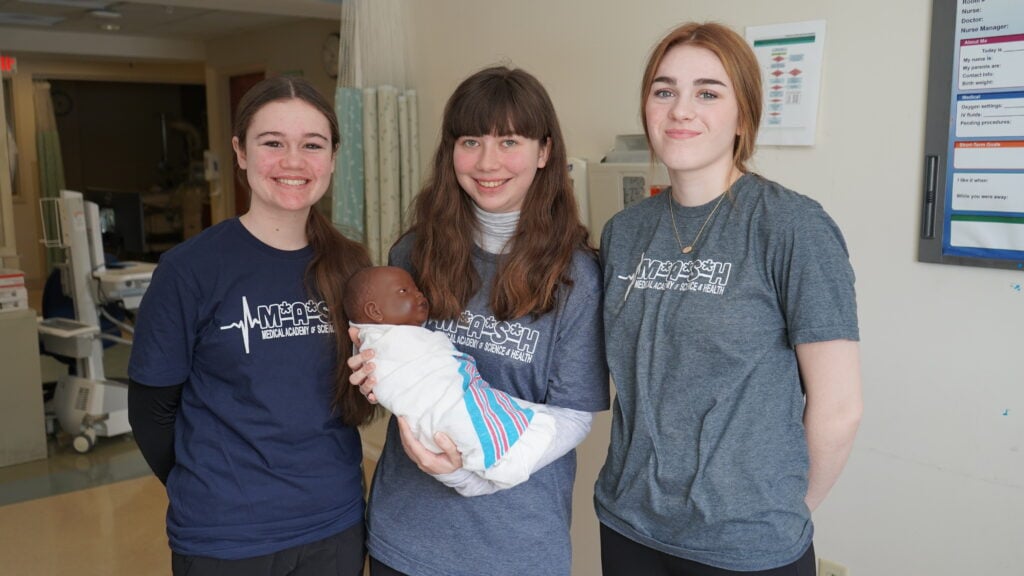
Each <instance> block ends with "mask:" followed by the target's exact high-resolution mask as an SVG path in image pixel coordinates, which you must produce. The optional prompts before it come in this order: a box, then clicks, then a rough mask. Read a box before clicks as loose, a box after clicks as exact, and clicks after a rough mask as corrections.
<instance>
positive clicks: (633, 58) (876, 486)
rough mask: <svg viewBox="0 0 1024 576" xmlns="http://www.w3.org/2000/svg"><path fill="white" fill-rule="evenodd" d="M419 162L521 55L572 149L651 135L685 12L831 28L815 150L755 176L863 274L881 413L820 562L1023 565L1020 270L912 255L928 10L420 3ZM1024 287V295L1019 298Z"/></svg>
mask: <svg viewBox="0 0 1024 576" xmlns="http://www.w3.org/2000/svg"><path fill="white" fill-rule="evenodd" d="M407 5H408V7H409V10H410V11H411V13H412V18H410V21H411V22H413V23H414V24H413V26H414V29H413V30H412V33H411V35H410V40H409V41H410V48H409V54H410V58H411V62H410V64H411V70H412V75H413V78H412V82H411V86H412V87H414V88H416V89H417V90H418V92H419V95H420V109H419V117H420V119H421V120H420V131H421V134H422V138H421V140H422V150H421V158H423V162H424V165H427V164H429V161H430V158H431V156H432V154H433V147H434V146H435V145H436V142H437V129H438V125H439V122H440V115H441V109H442V107H443V105H444V102H445V100H446V98H447V97H448V95H449V94H450V93H451V91H452V89H453V88H454V87H455V85H456V84H457V83H458V82H459V81H460V80H461V79H462V78H464V77H465V76H467V75H468V74H470V73H472V72H473V71H475V70H476V69H479V68H481V67H483V66H486V65H490V64H494V63H501V62H510V63H513V64H515V65H517V66H520V67H523V68H525V69H527V70H529V71H530V72H532V73H534V74H535V75H536V76H538V77H539V78H540V79H541V81H543V82H544V84H545V85H546V86H547V88H548V90H549V91H550V93H551V96H552V98H553V99H554V102H555V105H556V107H557V109H558V112H559V116H560V118H561V121H562V125H563V130H564V131H565V134H566V137H567V139H568V144H569V151H570V154H572V155H576V156H582V157H585V158H589V159H591V160H596V159H599V158H600V157H601V155H602V154H603V153H604V152H605V151H606V150H607V149H608V148H609V147H610V146H611V144H612V140H613V138H614V136H615V135H616V134H619V133H625V132H638V131H640V130H641V128H640V126H639V123H638V113H637V107H638V87H637V84H638V82H639V78H640V74H641V72H642V70H641V69H642V66H643V64H644V62H645V59H646V55H647V51H648V50H649V49H650V47H651V45H652V44H653V43H654V42H656V41H657V40H658V39H659V38H660V36H661V35H662V34H663V33H664V32H665V31H667V30H668V29H670V28H671V27H673V26H674V25H675V24H677V23H679V22H682V21H684V20H691V19H693V20H717V21H720V22H723V23H726V24H729V25H731V26H733V27H734V28H736V29H737V30H739V31H741V32H742V30H743V28H744V27H745V26H748V25H762V24H773V23H780V22H795V21H803V20H818V19H823V20H826V21H827V27H828V28H827V34H826V38H827V41H826V49H825V66H826V68H825V71H824V79H823V89H822V102H821V106H820V111H819V125H818V134H817V144H816V145H815V146H814V147H810V148H766V149H762V150H761V151H760V152H759V153H758V155H757V157H756V158H755V164H756V168H757V170H758V171H759V172H761V173H763V174H764V175H766V176H768V177H770V178H772V179H775V180H778V181H780V182H782V183H784V184H786V185H788V186H790V187H791V188H794V189H796V190H797V191H800V192H803V193H804V194H807V195H809V196H811V197H813V198H816V199H818V200H819V201H820V202H822V204H824V206H825V207H826V209H827V210H828V211H829V212H830V213H831V214H832V215H833V217H834V218H835V219H836V220H837V221H838V223H839V225H840V226H841V227H842V229H843V231H844V233H845V234H846V238H847V241H848V243H849V247H850V251H851V257H852V260H853V264H854V267H855V269H856V271H857V278H858V283H857V289H858V296H859V304H860V320H861V337H862V352H863V371H864V385H865V398H866V413H865V418H864V422H863V425H862V428H861V432H860V435H859V437H858V440H857V444H856V447H855V449H854V452H853V455H852V457H851V459H850V463H849V465H848V467H847V470H846V473H845V475H844V477H843V478H842V479H841V480H840V482H839V484H838V485H837V486H836V488H835V489H834V491H833V493H832V494H831V496H830V497H829V499H828V500H827V501H826V502H825V504H824V505H823V506H822V507H821V508H820V509H819V510H818V511H817V513H816V514H815V521H816V525H817V534H816V538H815V546H816V549H817V550H818V553H819V555H820V556H823V557H827V558H830V559H833V560H835V561H838V562H840V563H842V564H844V565H846V566H848V567H849V568H850V574H851V576H886V575H907V574H913V575H924V574H928V575H930V576H961V575H963V574H972V575H973V574H978V575H982V574H986V575H987V574H1021V573H1024V568H1022V566H1024V551H1022V549H1021V548H1022V547H1021V543H1022V542H1024V521H1022V518H1021V516H1022V514H1024V454H1022V444H1024V377H1022V376H1021V370H1020V368H1019V366H1018V365H1017V364H1016V361H1017V358H1015V354H1019V353H1021V350H1024V334H1022V331H1021V326H1022V325H1024V322H1022V321H1024V293H1022V292H1021V291H1019V285H1020V284H1021V282H1022V280H1024V276H1022V275H1021V273H1020V272H1014V271H1007V270H993V269H975V268H964V267H954V266H940V265H932V264H921V263H918V262H916V249H917V239H916V238H917V230H918V223H919V219H918V218H919V217H918V214H919V209H920V208H919V206H920V205H919V198H920V196H921V192H920V191H921V173H922V161H923V160H922V155H923V152H922V150H923V139H924V111H925V100H926V93H925V81H926V78H927V55H928V50H929V30H930V13H931V3H930V2H929V1H928V0H901V1H899V2H894V1H891V0H889V1H883V0H861V1H859V2H850V1H848V0H846V1H843V0H816V1H813V2H811V1H808V0H775V1H773V2H753V1H744V0H636V1H633V2H628V3H626V2H621V1H617V0H598V1H595V0H562V1H560V2H549V1H547V0H519V1H518V2H515V3H508V2H500V3H499V2H480V1H478V0H445V1H443V2H439V1H433V2H420V1H408V4H407ZM1015 286H1018V288H1015ZM607 439H608V417H607V415H604V416H603V417H602V418H601V419H600V420H599V422H598V425H597V426H595V430H594V433H593V434H592V435H591V437H590V438H589V439H588V441H587V442H586V444H585V445H584V447H583V449H582V450H581V465H580V473H579V478H578V481H577V495H576V508H575V511H574V516H575V522H574V525H575V526H574V541H575V546H576V555H575V570H574V572H575V574H579V575H584V574H586V575H592V574H598V573H599V559H598V555H597V552H596V550H597V548H596V545H597V538H596V534H597V530H596V519H595V517H594V513H593V506H592V504H591V495H592V486H593V481H594V478H595V476H596V473H597V470H598V469H599V467H600V464H601V462H602V461H603V459H604V451H605V448H606V446H607Z"/></svg>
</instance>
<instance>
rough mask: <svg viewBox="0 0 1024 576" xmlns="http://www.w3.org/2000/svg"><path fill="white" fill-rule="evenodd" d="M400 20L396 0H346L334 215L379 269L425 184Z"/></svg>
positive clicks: (337, 105) (337, 94) (337, 106)
mask: <svg viewBox="0 0 1024 576" xmlns="http://www.w3.org/2000/svg"><path fill="white" fill-rule="evenodd" d="M402 22H403V19H402V12H401V6H400V4H398V3H396V2H394V1H389V0H373V1H372V2H369V1H362V0H344V1H343V2H342V18H341V31H340V37H341V42H340V43H339V44H340V47H339V58H338V60H339V62H341V70H340V72H339V75H338V87H337V89H336V92H335V109H336V112H337V114H338V121H339V124H340V128H341V149H339V151H338V156H337V159H336V164H335V171H334V205H333V207H332V208H333V210H332V213H333V219H334V223H335V225H336V226H337V227H338V229H339V230H341V231H342V232H343V233H344V234H345V235H346V236H348V237H349V238H352V239H354V240H359V241H362V242H365V243H366V246H367V249H368V250H369V251H370V256H371V257H372V258H373V261H374V262H375V263H377V264H383V263H385V262H386V261H387V255H388V249H389V248H390V247H391V245H392V244H393V243H394V242H395V240H397V239H398V237H399V235H401V233H402V232H403V231H404V230H405V227H406V226H407V225H408V222H407V220H406V218H407V216H408V209H409V206H410V204H411V203H412V197H413V196H414V195H415V194H416V192H418V190H419V185H420V182H419V178H420V170H419V130H418V120H417V112H416V103H417V99H416V92H415V91H414V90H409V89H406V88H405V87H404V84H405V66H404V37H405V34H404V31H403V30H402V26H403V25H402ZM366 30H371V31H372V32H365V31H366ZM360 31H364V32H363V33H360Z"/></svg>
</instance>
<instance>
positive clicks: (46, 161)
mask: <svg viewBox="0 0 1024 576" xmlns="http://www.w3.org/2000/svg"><path fill="white" fill-rule="evenodd" d="M33 88H34V93H33V98H34V101H35V109H36V155H37V157H38V161H39V197H40V198H57V197H59V196H60V191H61V190H63V189H64V160H63V159H62V157H61V153H60V135H59V134H58V133H57V117H56V115H55V114H54V113H53V99H52V98H51V97H50V83H49V82H46V81H45V80H36V81H34V82H33ZM46 216H47V215H46V214H45V213H44V215H43V217H44V218H45V217H46ZM50 216H56V215H55V214H50ZM44 225H45V226H46V227H47V229H48V230H56V225H57V224H56V222H45V224H44ZM63 261H64V252H63V251H62V250H61V249H59V248H47V250H46V265H47V270H49V269H50V268H52V267H53V265H54V264H57V263H59V262H63Z"/></svg>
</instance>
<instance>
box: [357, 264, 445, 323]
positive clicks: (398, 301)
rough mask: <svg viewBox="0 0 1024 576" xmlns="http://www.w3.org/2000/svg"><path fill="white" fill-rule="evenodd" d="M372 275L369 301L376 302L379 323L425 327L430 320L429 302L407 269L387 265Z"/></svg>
mask: <svg viewBox="0 0 1024 576" xmlns="http://www.w3.org/2000/svg"><path fill="white" fill-rule="evenodd" d="M373 275H374V276H373V282H372V284H371V289H370V298H369V300H370V301H371V302H372V303H375V304H376V309H377V311H378V313H377V314H375V316H377V317H379V318H380V320H378V323H380V324H404V325H408V326H422V325H423V323H424V322H426V321H427V317H428V316H429V315H430V304H429V303H428V302H427V299H426V297H425V296H423V293H422V292H420V289H419V288H417V287H416V283H415V282H413V279H412V276H410V275H409V273H408V272H406V271H405V270H403V269H401V268H395V267H385V268H380V269H379V270H375V271H374V272H373ZM375 320H376V318H375Z"/></svg>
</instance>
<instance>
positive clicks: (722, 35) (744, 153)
mask: <svg viewBox="0 0 1024 576" xmlns="http://www.w3.org/2000/svg"><path fill="white" fill-rule="evenodd" d="M676 46H696V47H698V48H704V49H705V50H709V51H711V52H712V53H713V54H714V55H715V56H718V59H719V60H720V61H721V62H722V67H723V68H725V73H726V74H728V75H729V81H730V82H732V85H733V91H734V92H735V93H736V101H737V104H738V107H739V123H738V124H737V125H738V127H739V135H737V136H736V139H735V140H734V141H733V149H732V161H733V165H734V166H736V168H739V169H740V170H742V171H743V172H749V169H748V165H747V162H748V161H749V160H750V158H751V157H752V156H753V155H754V143H755V142H756V141H757V129H758V127H759V126H760V125H761V107H762V96H761V68H760V66H759V65H758V63H757V57H756V56H755V55H754V51H753V50H752V49H751V48H750V45H749V44H747V41H746V40H744V39H743V37H742V36H740V35H739V34H737V33H736V32H734V31H733V30H732V29H730V28H729V27H727V26H723V25H722V24H718V23H715V22H706V23H703V24H702V23H698V22H687V23H685V24H681V25H679V26H678V27H676V28H675V29H673V30H672V31H671V32H669V33H668V34H667V35H666V36H665V37H664V38H662V39H661V42H658V44H657V45H656V46H655V47H654V49H653V50H652V51H651V55H650V57H649V58H648V59H647V68H646V69H645V70H644V77H643V80H642V81H641V85H640V118H641V120H642V121H643V125H644V134H646V135H647V144H648V145H650V143H651V134H650V132H649V131H648V129H647V99H648V98H649V97H650V95H651V85H652V84H653V83H654V75H655V74H657V73H658V66H660V65H661V61H662V59H664V58H665V54H667V53H668V52H669V50H671V49H672V48H675V47H676Z"/></svg>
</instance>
